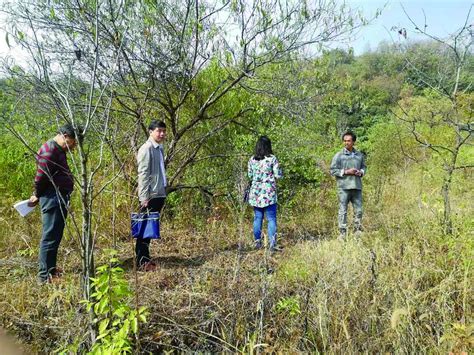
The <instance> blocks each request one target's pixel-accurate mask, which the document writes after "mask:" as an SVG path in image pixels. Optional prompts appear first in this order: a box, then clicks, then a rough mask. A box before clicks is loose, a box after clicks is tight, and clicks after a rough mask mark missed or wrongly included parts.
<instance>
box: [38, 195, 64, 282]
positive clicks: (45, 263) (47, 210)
mask: <svg viewBox="0 0 474 355" xmlns="http://www.w3.org/2000/svg"><path fill="white" fill-rule="evenodd" d="M39 203H40V206H41V219H42V222H43V234H42V236H41V242H40V250H39V272H38V279H39V280H40V281H41V282H45V281H47V280H48V277H49V275H50V274H52V273H54V272H55V270H56V260H57V257H58V249H59V244H60V243H61V239H62V238H63V232H64V224H65V221H66V217H67V205H68V204H69V194H60V193H59V192H58V193H57V192H56V191H48V192H46V193H45V195H43V196H41V197H40V198H39Z"/></svg>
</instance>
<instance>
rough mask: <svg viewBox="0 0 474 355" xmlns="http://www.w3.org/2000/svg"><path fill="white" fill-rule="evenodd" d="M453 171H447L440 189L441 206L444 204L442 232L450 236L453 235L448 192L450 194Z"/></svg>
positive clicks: (449, 169)
mask: <svg viewBox="0 0 474 355" xmlns="http://www.w3.org/2000/svg"><path fill="white" fill-rule="evenodd" d="M453 171H454V170H453V169H452V168H448V169H447V175H446V177H445V179H444V182H443V187H442V188H441V194H442V196H443V204H444V211H443V230H444V234H446V235H451V234H453V222H452V220H451V199H450V192H451V178H452V176H453Z"/></svg>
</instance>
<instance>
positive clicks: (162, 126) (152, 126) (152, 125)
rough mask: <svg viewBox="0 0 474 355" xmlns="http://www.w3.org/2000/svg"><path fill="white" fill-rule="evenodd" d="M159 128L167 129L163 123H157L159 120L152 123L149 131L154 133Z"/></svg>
mask: <svg viewBox="0 0 474 355" xmlns="http://www.w3.org/2000/svg"><path fill="white" fill-rule="evenodd" d="M157 128H166V123H164V122H163V121H157V120H153V121H151V122H150V125H149V126H148V130H149V131H154V130H155V129H157Z"/></svg>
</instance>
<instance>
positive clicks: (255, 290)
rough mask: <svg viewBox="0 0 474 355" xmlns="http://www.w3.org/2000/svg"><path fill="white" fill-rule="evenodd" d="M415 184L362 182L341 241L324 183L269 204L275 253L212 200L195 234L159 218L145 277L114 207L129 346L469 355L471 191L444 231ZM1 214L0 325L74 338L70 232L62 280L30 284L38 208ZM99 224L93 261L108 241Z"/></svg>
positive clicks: (61, 341)
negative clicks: (130, 321) (136, 311)
mask: <svg viewBox="0 0 474 355" xmlns="http://www.w3.org/2000/svg"><path fill="white" fill-rule="evenodd" d="M415 177H416V174H415ZM470 184H471V185H472V183H470ZM428 186H429V183H426V181H425V182H424V185H423V184H420V179H413V181H412V180H410V182H407V180H405V179H404V176H403V175H400V176H398V177H396V178H394V179H392V180H391V181H390V182H389V183H387V185H386V186H385V187H384V189H382V191H383V193H382V195H381V196H378V197H377V198H376V197H375V196H373V195H371V193H372V192H371V191H374V190H375V189H372V188H371V186H370V185H368V188H367V192H366V205H365V206H366V212H367V213H366V217H365V225H366V232H365V233H364V235H363V237H362V239H361V240H357V239H356V238H354V237H353V236H351V237H350V238H349V240H348V241H347V242H345V243H343V242H340V241H337V240H336V239H335V238H334V233H333V232H334V231H335V213H336V207H337V206H336V203H335V195H334V193H333V191H332V186H327V187H326V188H322V189H319V190H317V191H306V192H305V194H304V196H303V195H302V196H297V197H296V198H297V199H299V200H300V201H302V202H301V203H300V204H297V205H295V206H293V207H292V208H291V209H287V210H283V209H282V210H281V211H280V219H279V229H280V240H281V243H282V244H283V245H284V246H285V249H284V252H283V253H280V254H276V255H269V254H268V253H266V252H264V251H254V250H253V249H252V237H251V222H250V213H249V211H247V212H246V214H245V216H238V215H235V213H234V215H232V212H231V211H232V210H231V209H226V207H225V205H224V207H221V208H220V209H219V210H218V211H214V212H213V214H212V215H211V216H208V217H207V223H206V224H204V225H202V226H200V227H199V228H197V227H196V226H195V225H193V224H192V223H188V224H184V223H179V224H178V223H176V221H171V220H167V221H165V223H163V239H162V240H161V241H159V242H154V243H152V255H155V256H156V259H155V261H156V262H157V263H158V264H159V270H158V271H157V272H155V273H147V274H145V273H136V272H135V271H134V268H133V260H132V255H133V244H132V242H130V241H129V240H128V239H127V237H126V235H125V234H126V231H127V226H128V222H126V221H127V212H126V211H121V212H120V218H119V219H118V220H119V221H121V222H119V223H118V224H117V228H116V229H117V230H116V236H115V239H116V244H117V249H118V250H119V255H120V258H121V260H123V266H124V268H125V270H126V272H127V277H128V278H129V280H130V283H131V284H132V286H133V288H134V291H135V293H136V295H137V297H136V299H134V300H131V302H134V303H137V304H139V305H146V306H148V307H149V309H150V312H151V313H150V318H149V320H148V323H147V324H146V326H145V327H143V329H141V333H140V339H139V344H138V346H139V348H140V352H143V353H146V352H157V351H163V350H173V349H179V350H181V351H183V350H184V351H200V352H205V351H209V352H214V351H223V350H225V351H230V352H249V353H250V352H256V351H264V352H273V351H279V352H290V353H294V352H299V351H310V352H329V353H341V352H351V353H354V352H402V353H420V352H422V353H425V352H430V353H433V352H434V353H446V352H448V351H453V352H461V351H468V352H469V351H472V350H473V348H472V346H473V341H474V340H473V339H474V335H473V333H472V332H473V330H472V322H473V317H472V306H473V301H474V300H473V296H472V294H473V293H472V260H473V254H472V253H473V249H474V245H473V242H472V240H473V239H474V238H472V237H473V236H472V230H471V229H470V226H471V224H470V223H472V222H471V221H470V217H469V216H472V211H473V209H472V202H467V201H465V199H462V198H461V197H462V196H463V194H465V193H466V190H465V189H469V188H470V186H469V184H467V185H465V186H464V187H463V188H461V187H459V186H458V187H456V191H454V192H455V195H454V198H455V203H456V205H457V206H459V205H461V206H462V207H463V208H462V209H459V210H457V211H456V213H457V216H456V225H457V227H458V229H457V232H456V233H457V234H456V235H455V236H452V237H443V236H442V235H441V234H440V229H439V227H438V223H437V218H438V216H439V212H438V210H437V206H438V203H439V201H437V200H436V194H435V192H436V191H434V190H435V189H430V188H429V187H428ZM303 201H304V202H303ZM471 201H472V199H471ZM458 202H459V203H458ZM10 213H11V212H8V211H7V212H6V213H5V214H4V219H3V220H1V221H0V223H1V228H2V229H1V230H2V233H1V234H2V235H1V238H2V239H1V242H0V244H1V246H2V248H1V250H2V252H1V259H0V283H1V284H2V287H1V291H0V292H1V293H0V295H1V298H2V301H1V302H0V314H1V316H0V320H1V324H2V325H3V326H4V327H5V328H7V329H8V330H9V331H10V332H13V333H15V334H16V335H17V336H18V337H19V338H20V339H21V341H22V342H24V343H26V344H28V345H29V346H31V348H32V351H33V352H51V351H52V350H54V349H57V348H59V347H61V346H64V345H66V344H69V343H71V342H73V341H77V340H79V341H80V340H81V337H82V336H83V329H84V328H83V326H84V324H85V321H86V319H85V317H84V314H83V313H82V312H83V310H82V308H81V306H80V305H79V300H80V295H79V287H78V286H79V270H80V260H79V257H78V246H77V240H76V239H75V238H73V237H71V236H70V235H68V236H67V237H66V239H65V240H64V242H63V244H62V246H61V250H60V263H61V265H64V267H65V269H66V272H67V273H66V276H65V278H64V281H63V282H62V283H61V284H59V285H49V286H43V287H39V286H37V285H36V281H35V274H36V252H37V251H36V250H37V246H38V239H39V235H38V231H39V230H40V223H39V216H37V215H36V216H32V217H31V218H30V217H29V218H28V220H26V221H25V220H20V219H19V218H18V217H17V216H15V215H14V214H10ZM284 216H285V217H284ZM240 217H244V224H243V225H240V224H239V222H238V221H239V218H240ZM105 220H107V219H106V218H104V221H105ZM104 223H106V222H104ZM105 230H106V228H105V227H104V228H103V231H101V232H100V238H99V243H98V247H97V260H98V263H101V262H104V261H105V260H103V259H102V254H101V250H102V249H103V248H106V247H110V246H111V245H112V241H111V239H110V237H108V236H107V235H106V232H105ZM239 231H242V232H241V233H240V232H239Z"/></svg>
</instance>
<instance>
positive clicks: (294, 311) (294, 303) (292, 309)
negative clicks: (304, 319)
mask: <svg viewBox="0 0 474 355" xmlns="http://www.w3.org/2000/svg"><path fill="white" fill-rule="evenodd" d="M276 310H277V312H285V313H287V314H289V315H290V316H296V315H298V314H301V309H300V301H299V299H298V298H297V297H284V298H282V299H281V300H279V301H278V303H277V305H276Z"/></svg>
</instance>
